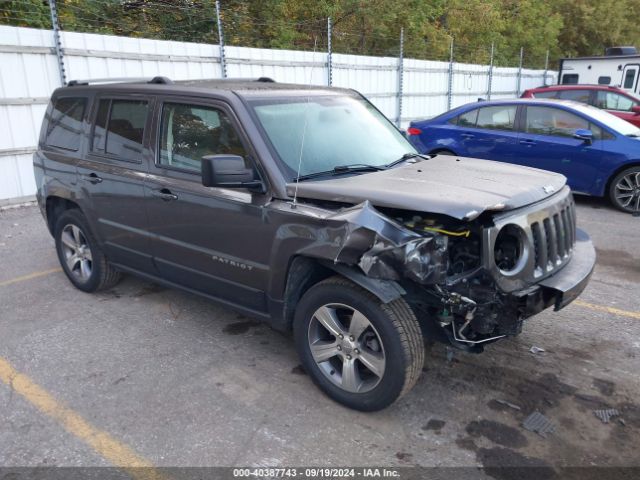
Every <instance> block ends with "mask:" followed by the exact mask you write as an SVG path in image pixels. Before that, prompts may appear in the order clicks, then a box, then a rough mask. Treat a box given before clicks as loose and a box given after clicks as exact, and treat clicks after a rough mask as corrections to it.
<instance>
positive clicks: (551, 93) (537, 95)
mask: <svg viewBox="0 0 640 480" xmlns="http://www.w3.org/2000/svg"><path fill="white" fill-rule="evenodd" d="M533 96H534V98H556V97H557V96H558V92H557V91H556V90H551V91H548V90H547V91H546V92H533Z"/></svg>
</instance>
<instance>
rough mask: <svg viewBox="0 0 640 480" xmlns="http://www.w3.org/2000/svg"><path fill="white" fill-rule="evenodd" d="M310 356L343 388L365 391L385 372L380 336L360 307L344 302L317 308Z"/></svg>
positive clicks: (312, 323) (310, 338)
mask: <svg viewBox="0 0 640 480" xmlns="http://www.w3.org/2000/svg"><path fill="white" fill-rule="evenodd" d="M308 341H309V349H310V351H311V355H312V356H313V359H314V361H315V362H316V365H317V366H318V368H319V369H320V371H321V372H322V374H323V375H324V376H325V377H326V378H327V379H329V380H330V381H331V382H332V383H334V384H335V385H337V386H338V387H340V388H341V389H343V390H345V391H347V392H351V393H365V392H368V391H370V390H372V389H374V388H375V387H376V386H377V385H378V383H380V380H382V377H383V375H384V371H385V365H386V360H385V353H384V346H383V343H382V339H381V338H380V335H379V334H378V332H377V331H376V329H375V328H374V326H373V325H372V324H371V322H370V321H369V319H368V318H367V317H366V316H365V315H363V314H362V313H361V312H359V311H358V310H356V309H354V308H352V307H349V306H347V305H342V304H327V305H323V306H322V307H320V308H318V309H317V310H316V312H315V313H314V314H313V317H312V319H311V322H310V323H309V330H308Z"/></svg>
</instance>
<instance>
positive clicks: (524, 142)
mask: <svg viewBox="0 0 640 480" xmlns="http://www.w3.org/2000/svg"><path fill="white" fill-rule="evenodd" d="M520 144H522V145H535V144H536V141H535V140H526V139H525V140H520Z"/></svg>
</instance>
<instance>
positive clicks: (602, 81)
mask: <svg viewBox="0 0 640 480" xmlns="http://www.w3.org/2000/svg"><path fill="white" fill-rule="evenodd" d="M609 84H611V77H598V85H609Z"/></svg>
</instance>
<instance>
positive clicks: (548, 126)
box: [525, 106, 590, 137]
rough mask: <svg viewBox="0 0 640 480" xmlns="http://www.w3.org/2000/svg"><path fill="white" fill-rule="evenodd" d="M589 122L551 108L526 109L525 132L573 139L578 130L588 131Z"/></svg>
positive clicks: (530, 107)
mask: <svg viewBox="0 0 640 480" xmlns="http://www.w3.org/2000/svg"><path fill="white" fill-rule="evenodd" d="M589 126H590V124H589V121H588V120H586V119H584V118H582V117H579V116H578V115H574V114H573V113H571V112H567V111H566V110H561V109H559V108H553V107H533V106H528V107H527V109H526V118H525V132H527V133H534V134H538V135H554V136H559V137H573V135H574V134H575V133H576V130H578V129H587V130H588V129H589Z"/></svg>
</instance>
